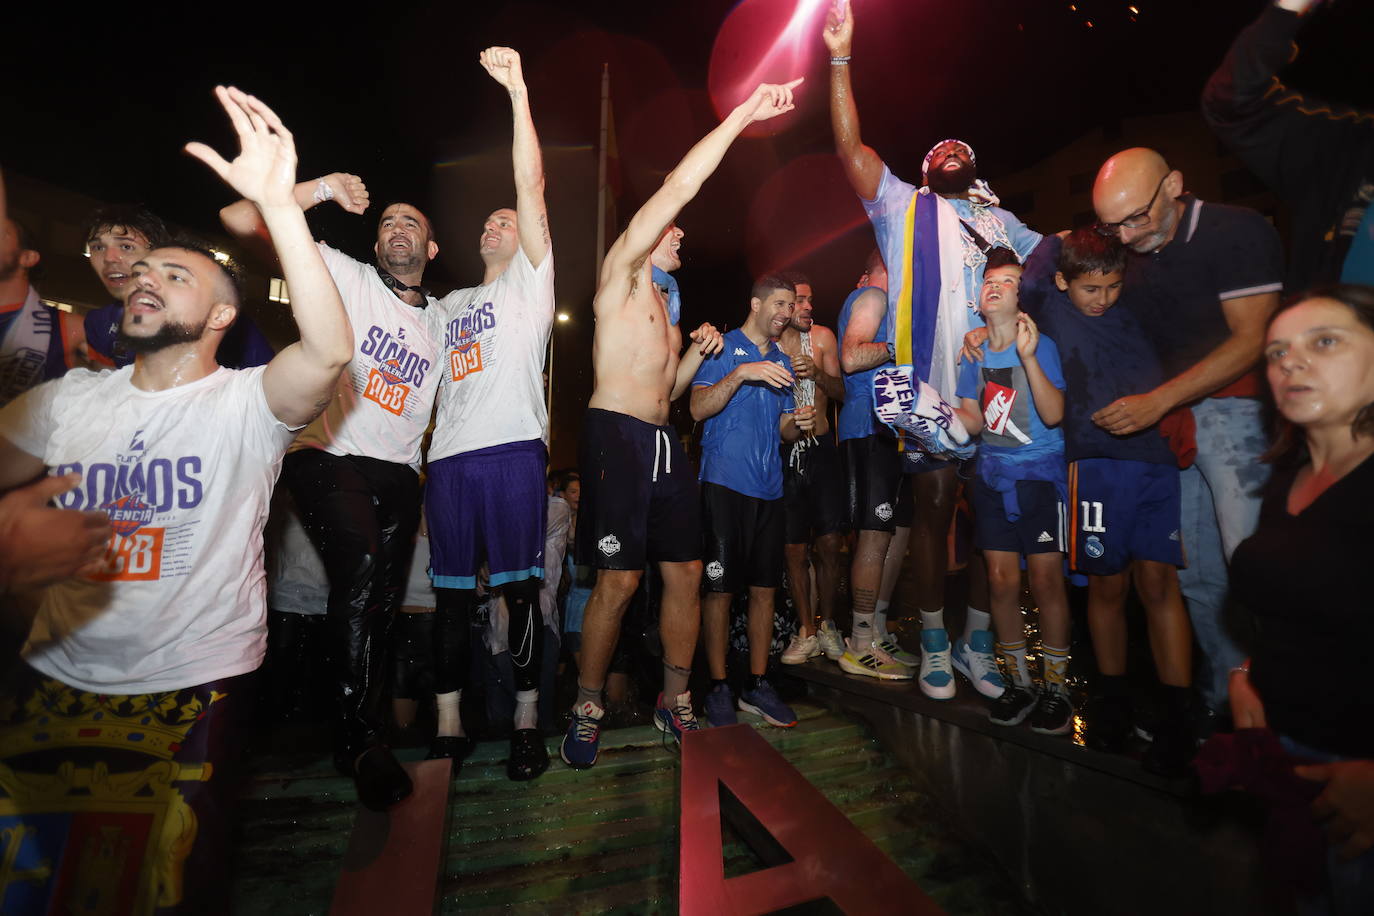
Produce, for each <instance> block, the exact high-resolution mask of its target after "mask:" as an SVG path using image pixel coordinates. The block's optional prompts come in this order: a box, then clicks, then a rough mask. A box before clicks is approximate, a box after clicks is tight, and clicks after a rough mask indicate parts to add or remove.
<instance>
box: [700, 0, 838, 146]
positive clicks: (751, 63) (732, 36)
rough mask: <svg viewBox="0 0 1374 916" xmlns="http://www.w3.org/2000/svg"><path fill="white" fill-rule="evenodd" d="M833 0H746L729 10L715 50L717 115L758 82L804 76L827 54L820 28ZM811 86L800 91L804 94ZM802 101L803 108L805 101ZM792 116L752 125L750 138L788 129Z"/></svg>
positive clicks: (712, 84)
mask: <svg viewBox="0 0 1374 916" xmlns="http://www.w3.org/2000/svg"><path fill="white" fill-rule="evenodd" d="M827 3H828V0H744V2H743V3H741V4H739V5H738V6H736V7H735V8H734V9H733V10H731V11H730V15H729V16H727V17H726V18H725V22H723V23H722V24H721V27H720V31H719V32H718V33H717V34H716V41H715V46H714V47H713V48H712V50H711V69H710V73H709V75H708V77H707V86H708V88H709V90H710V93H711V104H712V105H713V106H715V109H716V114H717V116H719V117H722V118H723V117H725V115H726V114H728V113H729V112H730V111H731V109H733V108H734V107H735V106H736V105H738V104H739V103H740V102H742V101H743V100H744V99H745V98H747V97H748V96H749V93H751V92H753V91H754V89H755V88H756V87H757V86H758V85H759V83H785V82H788V81H789V80H793V79H796V78H797V77H799V76H804V75H805V74H806V73H807V72H808V70H810V69H812V64H813V63H814V62H815V60H816V58H817V57H819V56H820V55H821V54H822V53H823V52H824V50H825V47H824V45H823V44H822V43H821V25H822V24H823V22H824V21H825V10H826V5H827ZM806 89H807V86H805V85H803V86H802V87H801V89H800V90H799V91H801V92H803V93H805V91H806ZM803 98H804V96H803V97H802V98H798V100H797V101H798V103H799V104H800V103H801V101H802V100H803ZM789 120H791V116H789V115H784V116H783V117H781V118H775V119H773V120H770V121H765V122H762V123H760V124H752V125H750V127H749V129H748V130H747V131H746V132H745V133H746V135H748V136H768V135H771V134H775V133H777V132H778V131H780V130H782V129H785V128H786V125H787V122H788V121H789Z"/></svg>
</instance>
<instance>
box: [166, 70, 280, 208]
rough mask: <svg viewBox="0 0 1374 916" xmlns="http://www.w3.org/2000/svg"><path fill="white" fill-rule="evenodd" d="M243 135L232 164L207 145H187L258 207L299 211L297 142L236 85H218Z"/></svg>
mask: <svg viewBox="0 0 1374 916" xmlns="http://www.w3.org/2000/svg"><path fill="white" fill-rule="evenodd" d="M215 97H216V98H218V99H219V102H220V104H221V105H223V106H224V110H225V112H226V113H227V114H228V115H229V120H230V121H232V122H233V124H234V130H235V131H236V132H237V133H238V135H239V154H238V156H236V157H235V158H234V161H233V162H226V161H225V160H224V157H222V156H221V155H220V154H219V153H217V152H215V151H214V150H213V149H211V148H210V147H208V146H206V145H205V144H204V143H188V144H186V152H188V153H190V154H191V155H192V156H195V157H196V158H197V159H199V160H200V161H201V162H204V163H205V164H206V165H208V166H209V167H210V168H212V169H214V171H215V174H216V175H218V176H219V177H220V178H222V179H224V182H225V183H226V184H227V185H229V187H231V188H233V189H234V190H235V191H237V192H238V193H239V194H241V195H242V196H243V197H244V199H246V200H251V201H252V202H253V203H255V204H257V205H258V206H259V207H281V206H299V204H297V203H296V200H295V197H294V196H293V194H292V192H293V190H294V189H295V186H296V143H295V141H294V140H293V139H292V137H291V132H290V131H289V130H287V129H286V126H285V125H284V124H282V122H281V119H280V118H278V117H277V115H276V113H275V112H273V111H272V109H270V108H268V107H267V106H266V105H264V104H263V103H262V102H260V101H259V100H258V99H256V98H254V97H253V96H251V95H249V94H247V93H246V92H242V91H240V90H238V89H236V88H234V87H233V86H229V87H225V86H216V87H215Z"/></svg>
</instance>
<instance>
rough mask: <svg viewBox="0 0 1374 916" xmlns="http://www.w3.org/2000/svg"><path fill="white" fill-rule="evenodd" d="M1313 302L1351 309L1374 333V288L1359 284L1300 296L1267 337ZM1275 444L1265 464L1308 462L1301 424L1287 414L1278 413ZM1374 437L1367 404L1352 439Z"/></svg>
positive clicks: (1373, 413)
mask: <svg viewBox="0 0 1374 916" xmlns="http://www.w3.org/2000/svg"><path fill="white" fill-rule="evenodd" d="M1313 299H1330V300H1332V301H1335V302H1339V303H1340V304H1341V305H1344V306H1345V307H1346V308H1348V309H1350V312H1351V314H1353V315H1354V316H1355V318H1356V319H1357V320H1358V321H1359V322H1360V324H1362V325H1364V326H1365V327H1367V328H1369V329H1370V330H1371V331H1374V286H1363V285H1361V284H1358V283H1332V284H1328V285H1326V286H1318V287H1315V288H1313V289H1309V290H1307V291H1306V292H1303V293H1299V294H1298V295H1296V296H1294V297H1292V298H1291V299H1289V300H1288V301H1287V302H1285V303H1284V304H1283V305H1282V306H1281V307H1280V308H1279V309H1278V310H1277V311H1275V312H1274V314H1272V315H1270V316H1269V323H1268V324H1267V325H1265V332H1266V336H1267V334H1268V330H1269V328H1271V327H1273V325H1274V321H1275V319H1277V318H1278V317H1279V316H1280V315H1282V314H1283V313H1284V312H1286V311H1288V310H1289V309H1291V308H1293V307H1294V306H1298V305H1302V304H1303V303H1304V302H1310V301H1312V300H1313ZM1274 423H1275V431H1274V444H1273V445H1271V446H1269V450H1268V451H1266V452H1265V453H1264V455H1263V456H1262V460H1264V461H1270V462H1276V463H1277V462H1285V463H1286V462H1287V461H1289V460H1292V461H1294V462H1297V463H1301V462H1302V461H1305V460H1306V459H1307V442H1306V439H1305V438H1304V436H1303V434H1302V430H1301V429H1300V428H1299V427H1298V426H1297V424H1295V423H1292V422H1290V421H1289V420H1288V419H1287V418H1286V417H1284V415H1283V414H1281V413H1279V412H1278V411H1275V412H1274ZM1360 436H1374V404H1366V405H1365V406H1364V407H1361V408H1360V412H1359V413H1357V414H1355V420H1354V422H1352V423H1351V424H1350V437H1351V438H1352V439H1357V438H1359V437H1360Z"/></svg>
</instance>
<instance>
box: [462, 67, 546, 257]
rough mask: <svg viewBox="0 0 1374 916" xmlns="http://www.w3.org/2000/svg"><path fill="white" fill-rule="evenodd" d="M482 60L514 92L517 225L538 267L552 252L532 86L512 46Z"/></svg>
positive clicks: (521, 246) (510, 93)
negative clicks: (533, 113) (530, 91)
mask: <svg viewBox="0 0 1374 916" xmlns="http://www.w3.org/2000/svg"><path fill="white" fill-rule="evenodd" d="M478 60H480V61H481V63H482V66H483V67H484V68H485V69H486V71H487V73H489V74H491V78H492V79H494V80H496V82H498V83H500V84H501V85H502V86H503V87H504V88H505V90H506V92H507V93H508V94H509V95H510V108H511V117H512V119H513V120H514V122H515V123H514V139H513V141H512V142H511V158H512V159H513V160H514V165H515V225H516V231H517V232H518V233H519V234H520V248H521V249H522V250H523V251H524V252H525V257H527V258H529V259H530V263H531V264H533V265H534V266H535V267H538V266H539V265H540V263H541V262H542V261H543V260H544V258H545V256H546V255H548V253H549V214H548V209H547V208H546V207H545V206H544V156H543V154H542V153H541V152H540V150H539V135H538V134H537V133H535V130H534V118H533V117H532V116H531V115H530V96H529V90H528V89H527V88H526V86H525V75H524V73H523V72H522V71H521V69H520V55H519V53H517V52H516V51H514V50H512V49H510V48H487V49H486V50H485V51H483V52H482V54H481V55H480V57H479V58H478Z"/></svg>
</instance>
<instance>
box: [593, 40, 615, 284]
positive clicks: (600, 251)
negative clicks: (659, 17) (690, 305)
mask: <svg viewBox="0 0 1374 916" xmlns="http://www.w3.org/2000/svg"><path fill="white" fill-rule="evenodd" d="M610 130H611V65H610V64H609V63H603V64H602V65H601V142H600V149H599V150H598V152H597V157H596V159H597V163H596V275H595V276H593V277H592V289H596V288H597V287H598V286H600V285H601V259H602V258H603V257H604V256H605V254H606V146H607V144H608V142H609V139H610Z"/></svg>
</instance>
